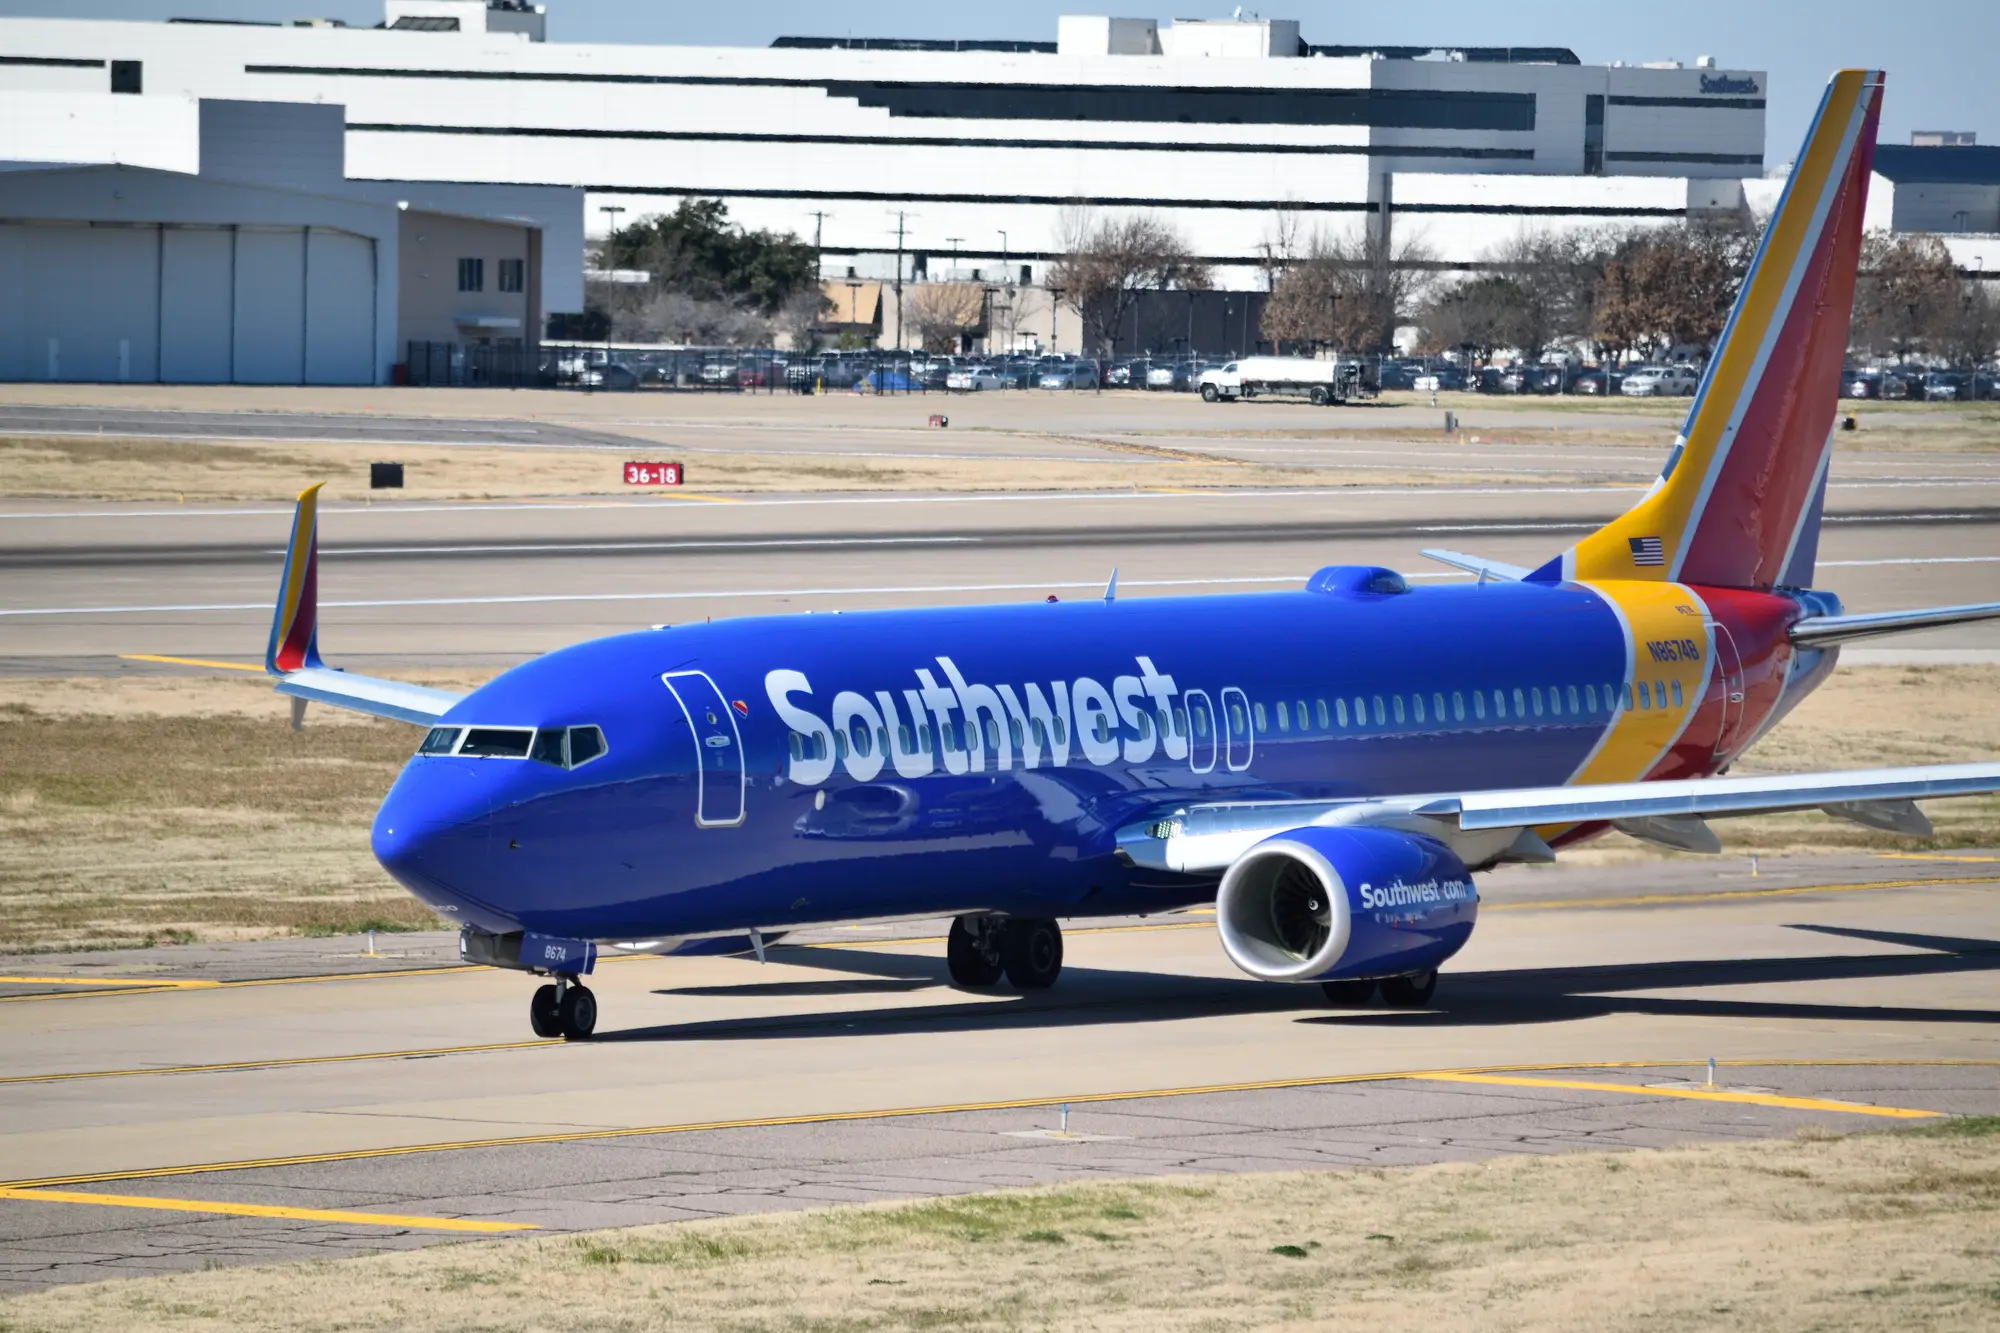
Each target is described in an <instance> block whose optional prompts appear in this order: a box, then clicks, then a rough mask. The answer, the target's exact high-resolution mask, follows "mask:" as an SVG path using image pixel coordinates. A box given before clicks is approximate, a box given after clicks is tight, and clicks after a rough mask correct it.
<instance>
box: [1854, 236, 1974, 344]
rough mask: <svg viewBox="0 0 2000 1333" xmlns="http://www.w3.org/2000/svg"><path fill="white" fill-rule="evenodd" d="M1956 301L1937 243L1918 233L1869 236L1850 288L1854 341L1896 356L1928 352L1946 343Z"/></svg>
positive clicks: (1952, 269)
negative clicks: (1857, 275) (1858, 270)
mask: <svg viewBox="0 0 2000 1333" xmlns="http://www.w3.org/2000/svg"><path fill="white" fill-rule="evenodd" d="M1961 297H1962V290H1961V286H1960V283H1959V280H1958V269H1957V267H1956V265H1954V264H1953V263H1952V258H1951V251H1949V250H1947V249H1945V245H1944V242H1943V241H1941V240H1939V239H1938V238H1937V237H1935V236H1931V235H1928V234H1925V233H1922V232H1904V233H1901V234H1899V235H1894V236H1892V235H1889V234H1887V233H1884V232H1870V233H1868V235H1867V236H1865V237H1863V238H1862V242H1861V275H1860V278H1859V279H1858V280H1857V282H1856V283H1855V288H1854V326H1853V327H1854V342H1855V344H1856V345H1857V346H1860V347H1865V348H1867V349H1868V350H1869V351H1871V352H1875V353H1877V354H1894V355H1896V356H1899V357H1904V356H1909V355H1911V354H1912V353H1914V352H1919V351H1926V350H1930V349H1931V348H1932V347H1933V346H1934V345H1935V344H1937V343H1939V342H1941V341H1944V340H1947V339H1948V338H1949V331H1950V327H1951V325H1952V324H1953V323H1954V322H1955V321H1956V320H1957V319H1958V317H1959V315H1960V313H1961V311H1960V305H1961Z"/></svg>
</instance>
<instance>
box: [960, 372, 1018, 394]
mask: <svg viewBox="0 0 2000 1333" xmlns="http://www.w3.org/2000/svg"><path fill="white" fill-rule="evenodd" d="M1009 385H1010V381H1009V380H1008V378H1007V377H1006V376H1004V375H1002V374H1001V373H1000V372H999V371H998V370H997V369H995V368H994V367H992V366H953V367H952V370H951V373H950V374H949V375H946V376H945V377H944V387H945V388H946V389H948V390H950V391H951V392H953V393H976V392H978V391H979V390H981V389H1005V388H1007V387H1009Z"/></svg>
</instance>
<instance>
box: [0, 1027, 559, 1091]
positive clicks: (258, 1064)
mask: <svg viewBox="0 0 2000 1333" xmlns="http://www.w3.org/2000/svg"><path fill="white" fill-rule="evenodd" d="M566 1044H567V1043H565V1042H564V1041H563V1039H562V1038H561V1037H549V1038H545V1039H544V1038H536V1039H534V1040H532V1041H495V1042H486V1043H483V1044H480V1045H475V1046H430V1047H424V1048H422V1049H418V1050H409V1051H361V1052H357V1053H355V1054H352V1055H292V1056H278V1057H275V1058H273V1059H270V1060H228V1061H224V1062H222V1063H220V1064H208V1065H159V1066H156V1067H152V1068H140V1069H81V1070H78V1071H76V1072H75V1073H70V1074H10V1075H8V1076H6V1077H0V1087H5V1086H7V1085H9V1084H15V1083H69V1082H72V1081H75V1080H77V1079H89V1078H137V1077H140V1076H141V1075H145V1074H227V1073H232V1072H234V1071H237V1070H243V1069H285V1068H289V1067H295V1066H298V1065H340V1064H354V1063H357V1062H359V1061H363V1060H428V1059H432V1058H434V1057H436V1056H440V1055H477V1054H479V1053H481V1052H483V1051H525V1050H531V1049H533V1048H534V1047H537V1046H562V1045H566Z"/></svg>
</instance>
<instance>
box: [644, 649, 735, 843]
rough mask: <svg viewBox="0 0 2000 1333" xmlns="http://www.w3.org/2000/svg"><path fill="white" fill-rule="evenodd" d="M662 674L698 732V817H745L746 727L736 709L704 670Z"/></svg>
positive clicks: (728, 820) (731, 820)
mask: <svg viewBox="0 0 2000 1333" xmlns="http://www.w3.org/2000/svg"><path fill="white" fill-rule="evenodd" d="M660 680H661V681H662V682H663V683H664V684H665V685H666V687H667V692H668V693H669V694H671V695H673V696H674V702H675V703H677V704H679V705H680V709H681V716H682V717H684V718H686V719H687V724H688V733H689V734H690V735H691V736H693V737H694V761H695V782H696V791H695V808H694V822H695V824H696V825H697V826H699V827H701V828H730V827H733V826H734V825H737V824H741V823H742V822H743V797H744V788H745V785H746V779H745V776H744V771H743V733H742V732H740V731H738V730H737V729H736V710H735V709H733V708H731V707H730V706H729V701H728V700H727V699H724V698H723V697H722V691H721V690H719V689H717V688H716V687H715V682H714V681H712V680H710V679H709V678H708V673H707V672H704V671H669V672H668V673H667V674H666V675H664V676H661V677H660Z"/></svg>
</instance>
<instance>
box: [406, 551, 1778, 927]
mask: <svg viewBox="0 0 2000 1333" xmlns="http://www.w3.org/2000/svg"><path fill="white" fill-rule="evenodd" d="M1385 572H1386V571H1373V573H1374V574H1381V573H1385ZM1370 576H1371V571H1365V570H1357V571H1342V570H1333V571H1324V572H1323V574H1322V576H1319V577H1318V578H1316V580H1315V583H1314V585H1313V586H1314V588H1315V589H1318V590H1308V591H1301V592H1284V593H1268V594H1242V595H1233V596H1217V597H1199V598H1149V599H1139V600H1129V601H1116V602H1099V601H1091V602H1065V603H1056V604H1048V603H1033V604H1028V605H1005V606H983V607H968V608H950V609H936V610H919V611H876V612H859V613H846V614H838V613H836V614H814V615H794V616H784V617H758V618H746V619H740V620H729V621H723V622H720V623H714V624H702V625H687V626H676V627H671V628H666V629H659V630H652V631H646V632H640V633H632V634H624V635H619V636H616V637H612V638H607V639H601V640H597V641H594V642H590V643H585V644H581V645H578V646H576V647H572V648H568V649H564V650H562V651H559V652H555V653H551V654H549V655H547V656H545V657H541V658H538V659H536V660H534V661H531V662H528V663H526V664H524V665H522V666H520V667H517V668H515V669H513V670H511V671H508V672H506V673H505V674H504V675H502V676H500V677H498V678H497V679H495V680H494V681H492V682H491V683H489V684H488V685H486V686H484V687H482V688H481V689H479V690H477V691H475V692H474V693H473V694H471V695H470V696H468V697H467V698H466V699H465V700H464V701H463V702H462V703H460V704H459V705H458V706H457V707H455V708H454V709H452V711H451V712H450V713H449V714H448V715H447V716H446V717H445V718H444V719H443V720H442V726H443V727H444V728H445V729H448V730H449V729H462V728H536V729H538V733H539V734H548V735H553V734H554V732H553V729H558V728H587V727H593V726H594V727H596V728H599V729H600V730H601V732H602V736H603V744H604V752H603V753H602V754H601V755H597V756H595V757H591V758H589V759H588V760H587V762H582V763H579V764H576V765H575V766H574V767H565V766H563V765H562V764H560V763H558V762H543V761H541V760H538V759H536V758H473V757H466V756H465V755H463V754H451V753H441V754H420V755H418V756H416V757H415V758H413V759H412V760H411V761H410V763H409V765H408V766H407V767H406V768H405V769H404V771H403V773H402V775H401V776H400V778H399V779H398V780H397V782H396V785H395V787H394V789H393V790H392V791H391V792H390V793H389V795H388V797H387V799H386V800H385V801H384V802H383V805H382V809H381V812H380V814H379V815H378V817H377V819H376V823H375V830H374V844H375V850H376V854H377V856H378V857H379V858H380V859H381V861H382V863H383V864H384V865H385V866H386V867H387V868H388V869H389V870H390V871H391V873H393V874H394V875H395V876H396V878H397V879H399V880H400V881H401V882H402V883H403V884H405V885H406V886H408V887H409V888H410V889H411V891H412V892H414V893H415V894H416V895H417V896H418V897H420V898H422V899H423V900H424V901H426V902H427V903H429V904H431V905H432V906H433V907H435V908H437V909H438V910H439V911H441V912H444V913H446V914H447V915H448V916H449V917H450V918H452V919H454V920H456V921H458V922H460V923H463V924H469V925H472V926H475V927H478V928H480V929H483V930H489V931H511V930H517V929H522V928H526V929H528V930H532V931H537V932H542V933H546V934H551V935H560V936H565V937H571V938H578V939H597V940H644V939H652V938H659V937H667V936H682V935H692V934H701V933H706V932H721V931H729V930H741V929H743V928H745V927H751V926H755V927H762V928H771V927H781V926H785V925H789V924H794V923H799V922H806V921H826V920H832V919H842V918H857V917H867V916H884V915H906V914H923V915H942V914H953V913H960V912H971V911H1001V912H1007V913H1010V914H1015V915H1025V916H1049V917H1055V916H1075V915H1095V914H1110V913H1129V912H1144V911H1152V910H1159V909H1166V908H1172V907H1178V906H1184V905H1186V904H1188V903H1191V902H1196V901H1201V900H1203V899H1205V898H1207V897H1208V896H1210V895H1212V893H1213V891H1214V883H1213V881H1212V880H1200V879H1192V878H1187V877H1180V876H1174V875H1170V874H1164V873H1161V872H1149V871H1145V870H1141V869H1135V868H1134V867H1132V866H1129V865H1127V864H1125V863H1124V862H1123V861H1121V860H1120V858H1118V857H1117V856H1116V855H1114V852H1115V846H1114V842H1113V836H1114V833H1115V832H1116V830H1117V829H1119V828H1120V827H1121V826H1124V825H1128V824H1131V823H1133V822H1135V821H1138V820H1141V819H1145V818H1147V817H1149V816H1151V815H1153V814H1155V813H1160V812H1165V811H1168V810H1171V809H1173V808H1174V807H1176V806H1178V805H1181V804H1185V803H1186V802H1188V801H1191V800H1219V799H1220V800H1229V799H1270V798H1312V799H1325V798H1346V797H1365V796H1376V795H1385V794H1393V793H1402V792H1418V791H1439V790H1477V789H1484V788H1493V787H1501V786H1509V787H1511V786H1536V785H1547V784H1558V783H1563V782H1567V781H1570V780H1572V779H1573V778H1574V777H1575V776H1576V775H1577V774H1578V772H1579V771H1580V769H1581V768H1582V766H1583V765H1584V764H1585V763H1586V761H1589V760H1591V759H1592V757H1593V756H1595V755H1597V754H1599V753H1600V751H1601V750H1602V749H1603V748H1604V745H1605V742H1606V741H1607V739H1608V738H1609V737H1610V735H1611V734H1612V732H1614V731H1615V730H1616V728H1617V727H1618V716H1619V714H1620V712H1621V711H1626V710H1629V709H1630V708H1631V707H1632V699H1633V682H1634V680H1635V678H1639V679H1643V677H1644V676H1645V663H1644V661H1643V660H1639V661H1635V660H1634V657H1635V652H1634V642H1633V639H1632V636H1631V634H1630V633H1629V632H1628V628H1627V625H1626V623H1625V621H1624V620H1623V619H1621V616H1620V613H1619V611H1618V610H1617V609H1616V607H1615V606H1614V604H1613V602H1612V601H1611V600H1610V599H1608V598H1607V597H1606V596H1605V595H1604V594H1603V593H1602V592H1600V591H1599V590H1597V589H1593V588H1590V587H1586V586H1580V585H1574V584H1557V585H1548V584H1535V585H1531V584H1499V583H1494V584H1485V585H1481V586H1472V585H1459V586H1449V587H1432V588H1421V589H1416V590H1411V591H1405V592H1397V593H1375V592H1370V591H1366V590H1365V587H1366V585H1367V582H1368V578H1369V577H1370ZM1690 647H1691V648H1693V650H1695V651H1697V652H1699V651H1701V649H1700V648H1699V647H1698V646H1696V645H1693V644H1692V641H1690ZM1654 651H1655V652H1656V653H1657V652H1658V651H1660V650H1659V649H1658V648H1655V649H1654ZM1640 656H1641V657H1643V655H1642V654H1641V655H1640ZM1661 688H1662V689H1663V690H1664V686H1662V687H1661ZM1679 688H1680V687H1679V686H1678V685H1676V686H1675V689H1676V691H1677V693H1676V696H1675V698H1674V701H1673V702H1674V703H1675V704H1681V703H1682V700H1681V698H1680V696H1679V694H1678V690H1679ZM1661 697H1662V700H1663V702H1664V698H1665V696H1664V694H1662V696H1661ZM1739 698H1740V695H1739ZM1695 702H1696V701H1695V699H1693V698H1689V699H1688V700H1687V701H1686V705H1685V706H1686V708H1687V709H1688V710H1690V714H1691V716H1690V718H1689V720H1688V721H1687V722H1686V723H1685V724H1684V725H1685V726H1686V727H1688V728H1689V729H1690V734H1693V731H1694V729H1696V728H1699V727H1700V726H1703V725H1708V724H1707V723H1704V722H1703V720H1702V718H1701V717H1700V716H1695V715H1692V710H1693V709H1694V707H1695ZM1740 720H1741V719H1739V722H1740ZM435 734H436V733H434V735H435ZM572 734H574V733H572ZM449 739H450V738H449V736H447V737H446V741H447V742H448V741H449ZM1697 739H1698V738H1697ZM1701 748H1702V750H1703V753H1704V754H1706V753H1707V752H1708V750H1709V749H1720V746H1713V747H1710V746H1707V745H1706V744H1705V743H1703V744H1702V747H1701ZM580 752H581V751H580ZM1631 776H1633V777H1637V776H1642V774H1639V773H1634V774H1632V775H1631Z"/></svg>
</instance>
